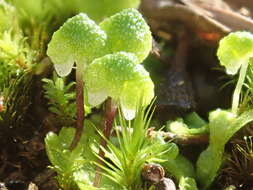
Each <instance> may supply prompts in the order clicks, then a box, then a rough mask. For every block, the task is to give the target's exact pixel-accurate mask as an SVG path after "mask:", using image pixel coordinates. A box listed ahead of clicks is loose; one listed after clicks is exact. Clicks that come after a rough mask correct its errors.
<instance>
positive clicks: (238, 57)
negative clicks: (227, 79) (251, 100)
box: [217, 32, 253, 113]
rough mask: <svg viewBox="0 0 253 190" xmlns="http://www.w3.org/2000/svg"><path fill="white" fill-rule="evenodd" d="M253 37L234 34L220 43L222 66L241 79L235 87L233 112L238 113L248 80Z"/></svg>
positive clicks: (244, 33)
mask: <svg viewBox="0 0 253 190" xmlns="http://www.w3.org/2000/svg"><path fill="white" fill-rule="evenodd" d="M252 49H253V35H252V34H251V33H249V32H234V33H230V34H229V35H228V36H226V37H225V38H223V39H222V40H221V41H220V44H219V48H218V51H217V55H218V58H219V60H220V64H221V65H223V66H225V68H226V72H227V74H231V75H235V74H236V73H238V72H239V70H240V72H239V78H238V81H237V84H236V87H235V91H234V94H233V102H232V112H233V113H237V111H238V106H239V101H240V93H241V89H242V86H243V84H244V81H245V79H246V74H247V69H248V66H249V63H250V62H251V60H252V59H251V58H252Z"/></svg>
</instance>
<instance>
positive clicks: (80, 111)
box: [70, 63, 84, 150]
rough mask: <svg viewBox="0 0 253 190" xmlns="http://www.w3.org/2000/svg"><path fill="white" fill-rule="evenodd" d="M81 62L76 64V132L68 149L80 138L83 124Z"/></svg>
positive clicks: (75, 144)
mask: <svg viewBox="0 0 253 190" xmlns="http://www.w3.org/2000/svg"><path fill="white" fill-rule="evenodd" d="M83 94H84V93H83V64H78V63H77V64H76V108H77V120H76V133H75V137H74V139H73V141H72V143H71V146H70V150H73V149H74V148H75V147H76V146H77V144H78V142H79V141H80V139H81V136H82V133H83V124H84V97H83V96H84V95H83Z"/></svg>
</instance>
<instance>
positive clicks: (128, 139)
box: [97, 106, 178, 190]
mask: <svg viewBox="0 0 253 190" xmlns="http://www.w3.org/2000/svg"><path fill="white" fill-rule="evenodd" d="M139 108H140V109H137V113H136V117H135V119H134V120H133V121H132V122H131V121H126V120H124V118H123V116H122V115H121V114H120V117H119V121H118V122H116V126H121V127H120V128H116V134H117V139H118V144H119V145H118V146H116V145H115V144H113V143H111V142H110V141H108V140H107V142H108V149H105V148H104V147H102V146H101V148H102V149H103V151H104V152H105V158H103V157H100V156H99V155H98V154H97V157H98V158H99V159H101V160H102V161H103V162H104V163H105V166H104V165H101V164H100V163H97V164H98V166H100V167H101V168H102V169H103V171H102V172H103V175H104V176H106V177H108V178H109V179H111V180H112V181H114V182H115V183H117V184H118V185H119V186H120V187H121V188H122V189H128V190H138V189H141V187H142V185H143V184H142V181H141V170H142V168H143V165H144V164H145V163H154V162H155V163H157V162H164V161H166V160H167V159H173V158H175V157H176V156H177V153H178V148H177V146H176V145H175V144H174V143H165V142H164V141H161V139H159V138H158V137H155V138H151V137H149V136H148V128H149V125H150V120H151V117H152V113H150V112H151V107H149V108H148V110H147V112H145V107H141V106H139ZM150 114H151V115H150ZM101 135H102V134H101Z"/></svg>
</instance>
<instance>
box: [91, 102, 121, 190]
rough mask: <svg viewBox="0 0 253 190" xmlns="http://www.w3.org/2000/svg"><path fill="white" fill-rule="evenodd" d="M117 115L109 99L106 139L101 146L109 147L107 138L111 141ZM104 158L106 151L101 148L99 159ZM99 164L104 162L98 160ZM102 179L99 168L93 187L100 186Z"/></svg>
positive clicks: (102, 140)
mask: <svg viewBox="0 0 253 190" xmlns="http://www.w3.org/2000/svg"><path fill="white" fill-rule="evenodd" d="M116 113H117V106H116V105H115V104H114V103H113V101H112V99H111V98H108V99H107V101H106V107H105V118H104V122H103V126H104V129H103V135H104V138H102V139H101V142H100V146H103V147H106V145H107V143H106V140H105V138H106V139H109V137H110V135H111V130H112V126H113V120H114V118H115V116H116ZM104 156H105V153H104V151H103V150H102V149H101V148H99V157H100V158H104ZM98 162H99V164H103V161H102V160H100V159H99V160H98ZM101 177H102V176H101V168H100V167H97V169H96V174H95V179H94V182H93V186H95V187H98V186H99V184H100V180H101Z"/></svg>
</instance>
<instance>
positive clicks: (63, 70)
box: [47, 13, 106, 76]
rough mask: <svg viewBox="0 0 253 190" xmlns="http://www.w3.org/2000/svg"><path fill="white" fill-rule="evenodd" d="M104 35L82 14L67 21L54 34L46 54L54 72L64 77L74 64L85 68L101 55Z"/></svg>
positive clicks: (104, 39)
mask: <svg viewBox="0 0 253 190" xmlns="http://www.w3.org/2000/svg"><path fill="white" fill-rule="evenodd" d="M105 41H106V34H105V33H104V31H102V30H101V29H100V27H99V26H98V25H96V23H95V22H94V21H92V20H91V19H89V17H88V16H87V15H85V14H83V13H80V14H79V15H76V16H74V17H72V18H70V19H69V20H67V21H66V22H65V23H64V24H63V26H62V27H61V28H60V29H59V30H58V31H56V32H55V33H54V35H53V37H52V40H51V42H50V43H49V45H48V50H47V54H48V55H49V56H50V58H51V59H52V61H53V63H54V66H55V69H56V72H57V73H58V74H59V75H60V76H66V75H68V74H69V73H70V72H71V69H72V67H73V64H74V62H76V63H78V64H84V67H85V66H87V64H89V63H90V62H91V61H92V60H93V59H94V58H97V57H100V56H101V55H103V54H104V53H103V52H104V51H103V49H104V46H105Z"/></svg>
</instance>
